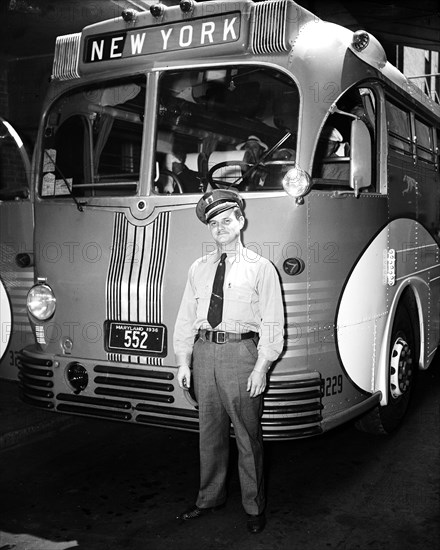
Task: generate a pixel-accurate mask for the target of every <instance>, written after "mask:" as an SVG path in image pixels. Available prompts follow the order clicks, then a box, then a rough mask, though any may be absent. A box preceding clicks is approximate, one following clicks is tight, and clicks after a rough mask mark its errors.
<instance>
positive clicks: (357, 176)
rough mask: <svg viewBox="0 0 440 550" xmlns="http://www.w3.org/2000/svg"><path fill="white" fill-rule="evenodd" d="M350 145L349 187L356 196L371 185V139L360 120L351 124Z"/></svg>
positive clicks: (365, 126)
mask: <svg viewBox="0 0 440 550" xmlns="http://www.w3.org/2000/svg"><path fill="white" fill-rule="evenodd" d="M350 143H351V160H350V187H351V188H352V189H354V194H355V195H356V196H358V195H359V191H360V190H361V189H363V188H365V187H369V186H370V185H371V137H370V132H369V131H368V128H367V125H366V124H365V122H363V121H362V120H359V119H355V120H353V122H352V123H351V133H350Z"/></svg>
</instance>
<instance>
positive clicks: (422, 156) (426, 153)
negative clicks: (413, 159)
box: [415, 118, 436, 164]
mask: <svg viewBox="0 0 440 550" xmlns="http://www.w3.org/2000/svg"><path fill="white" fill-rule="evenodd" d="M415 126H416V149H417V158H418V159H419V160H421V161H423V162H427V163H429V164H435V163H436V152H435V149H434V129H433V128H432V127H430V126H428V125H427V124H425V123H424V122H422V121H421V120H419V119H418V118H416V119H415Z"/></svg>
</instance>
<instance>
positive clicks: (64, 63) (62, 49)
mask: <svg viewBox="0 0 440 550" xmlns="http://www.w3.org/2000/svg"><path fill="white" fill-rule="evenodd" d="M80 46H81V33H80V32H78V33H74V34H66V35H64V36H58V38H57V40H56V43H55V57H54V60H53V67H52V78H53V79H56V80H73V79H74V78H79V74H78V61H79V49H80Z"/></svg>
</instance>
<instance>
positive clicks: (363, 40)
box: [352, 31, 370, 52]
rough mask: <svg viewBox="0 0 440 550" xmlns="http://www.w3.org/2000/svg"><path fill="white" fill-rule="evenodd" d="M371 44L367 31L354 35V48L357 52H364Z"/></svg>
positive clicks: (357, 32)
mask: <svg viewBox="0 0 440 550" xmlns="http://www.w3.org/2000/svg"><path fill="white" fill-rule="evenodd" d="M369 43H370V35H369V34H368V33H367V32H366V31H356V32H355V33H353V41H352V46H353V48H354V49H355V50H356V51H357V52H362V51H363V50H365V48H366V47H367V46H368V44H369Z"/></svg>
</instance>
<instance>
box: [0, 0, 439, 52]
mask: <svg viewBox="0 0 440 550" xmlns="http://www.w3.org/2000/svg"><path fill="white" fill-rule="evenodd" d="M162 1H163V3H164V4H167V5H174V4H178V3H179V1H178V0H162ZM151 3H154V2H151V1H149V2H145V1H144V0H90V1H88V0H83V1H74V0H2V1H1V2H0V4H1V6H0V26H1V29H0V56H1V57H3V58H4V57H6V58H22V57H32V56H36V55H45V54H51V53H52V52H53V49H54V44H55V38H56V36H58V35H61V34H69V33H72V32H78V31H80V30H81V29H82V28H83V27H84V26H86V25H88V24H90V23H95V22H97V21H102V20H104V19H110V18H112V17H118V16H120V14H121V12H122V10H123V9H124V8H128V7H131V8H135V7H138V8H140V9H141V8H142V6H148V5H150V4H151ZM298 3H299V4H301V5H302V6H304V7H306V8H308V9H309V10H310V11H312V12H313V13H315V14H316V15H318V16H319V17H321V18H322V19H325V20H327V21H332V22H335V23H339V24H341V25H344V26H346V27H348V28H350V29H352V30H357V29H360V28H362V29H365V30H367V31H369V32H371V33H372V34H374V35H375V36H376V37H377V38H378V39H379V40H380V41H381V42H383V43H384V45H390V44H399V45H406V46H413V47H417V48H423V49H430V50H437V51H440V10H439V1H438V0H416V1H414V0H410V1H409V0H396V1H395V2H390V1H387V0H384V1H376V2H375V1H370V0H355V1H353V0H347V1H344V0H340V1H335V0H310V1H308V0H303V1H301V0H299V2H298Z"/></svg>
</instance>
